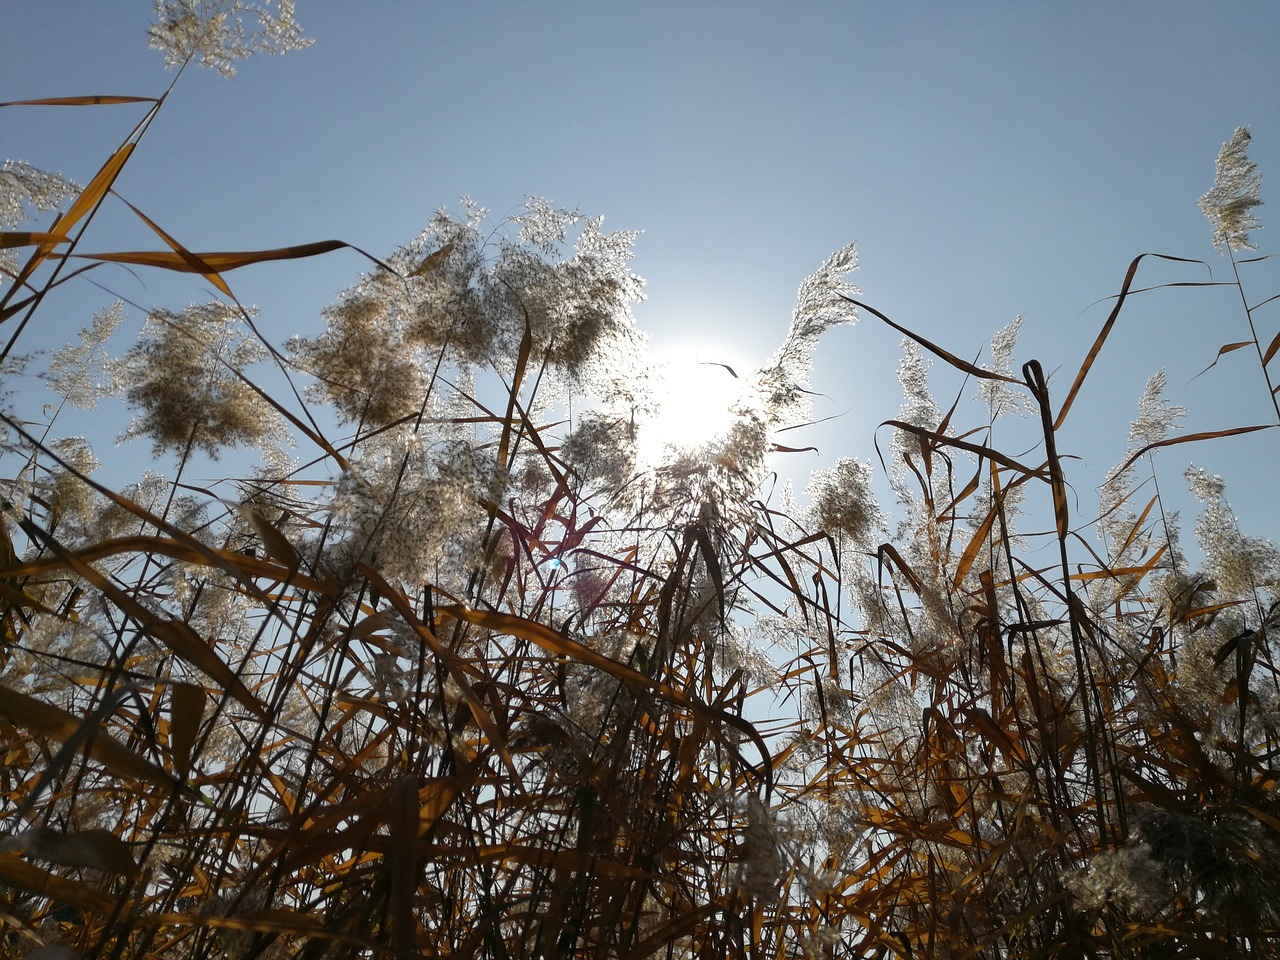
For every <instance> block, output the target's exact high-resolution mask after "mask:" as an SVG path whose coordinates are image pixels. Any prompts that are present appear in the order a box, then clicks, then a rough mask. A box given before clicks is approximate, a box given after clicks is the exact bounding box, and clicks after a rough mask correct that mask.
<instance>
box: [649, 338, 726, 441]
mask: <svg viewBox="0 0 1280 960" xmlns="http://www.w3.org/2000/svg"><path fill="white" fill-rule="evenodd" d="M742 388H743V381H742V379H741V377H740V371H738V370H737V369H736V368H734V367H730V366H727V365H725V364H723V363H717V362H710V361H705V360H703V361H699V360H697V359H695V358H694V357H693V356H692V355H690V356H682V357H679V358H677V359H673V360H671V361H669V362H668V363H667V364H666V365H665V376H664V377H663V380H662V384H661V387H660V388H659V391H658V396H657V400H658V404H659V407H658V414H657V416H656V417H654V418H653V419H652V420H651V421H650V422H649V424H648V425H647V429H646V430H645V431H644V433H645V436H644V437H643V438H642V441H641V448H642V449H641V457H642V459H643V460H645V461H647V462H650V463H654V462H657V461H658V460H660V459H661V457H662V453H663V451H664V449H666V448H668V447H675V448H677V449H681V450H689V449H692V448H694V447H698V446H701V445H702V444H704V443H708V442H710V441H712V440H714V439H716V437H718V436H720V435H721V434H723V433H725V432H726V431H727V430H728V429H729V427H730V425H731V424H732V422H733V415H732V412H731V408H732V406H733V404H734V403H735V402H737V400H738V399H739V398H740V396H741V393H742Z"/></svg>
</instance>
